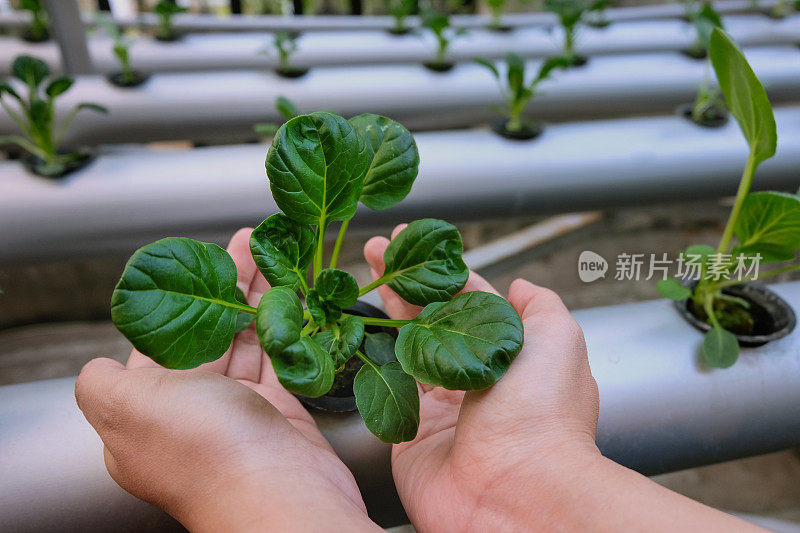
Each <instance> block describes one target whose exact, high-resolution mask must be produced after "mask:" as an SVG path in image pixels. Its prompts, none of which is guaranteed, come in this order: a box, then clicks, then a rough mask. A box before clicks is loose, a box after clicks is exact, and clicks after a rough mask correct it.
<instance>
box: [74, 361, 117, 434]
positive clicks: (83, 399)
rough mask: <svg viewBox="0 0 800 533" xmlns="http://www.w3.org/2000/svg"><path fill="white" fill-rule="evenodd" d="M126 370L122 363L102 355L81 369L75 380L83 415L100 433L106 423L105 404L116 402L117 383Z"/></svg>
mask: <svg viewBox="0 0 800 533" xmlns="http://www.w3.org/2000/svg"><path fill="white" fill-rule="evenodd" d="M124 371H125V366H124V365H123V364H122V363H119V362H117V361H114V360H113V359H108V358H106V357H100V358H98V359H92V360H91V361H89V362H88V363H86V364H85V365H84V367H83V369H81V373H80V375H79V376H78V379H77V381H76V382H75V400H76V402H77V403H78V408H79V409H80V410H81V411H83V416H85V417H86V420H88V422H89V423H90V424H91V425H92V426H94V428H95V429H96V430H98V433H99V432H100V427H102V426H104V425H106V421H105V420H104V419H105V418H107V416H104V415H103V413H105V412H107V411H108V410H107V409H105V406H106V405H107V404H109V403H113V402H114V398H115V397H116V396H117V395H118V393H115V392H114V389H115V388H117V384H118V383H119V381H120V378H121V377H122V374H123V372H124Z"/></svg>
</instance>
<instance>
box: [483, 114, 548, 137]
mask: <svg viewBox="0 0 800 533" xmlns="http://www.w3.org/2000/svg"><path fill="white" fill-rule="evenodd" d="M506 124H508V120H506V119H504V118H501V119H499V120H496V121H494V122H492V125H491V127H492V131H494V132H495V133H496V134H498V135H499V136H501V137H505V138H506V139H511V140H514V141H529V140H531V139H535V138H536V137H538V136H539V135H541V134H542V132H543V131H544V126H543V125H542V124H540V123H538V122H530V121H523V122H522V129H521V130H519V131H509V130H508V129H506Z"/></svg>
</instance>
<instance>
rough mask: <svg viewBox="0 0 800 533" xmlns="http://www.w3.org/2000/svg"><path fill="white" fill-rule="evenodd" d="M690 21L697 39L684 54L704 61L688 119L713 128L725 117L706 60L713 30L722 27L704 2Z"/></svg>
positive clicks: (715, 13)
mask: <svg viewBox="0 0 800 533" xmlns="http://www.w3.org/2000/svg"><path fill="white" fill-rule="evenodd" d="M690 20H691V22H692V25H693V26H694V27H695V29H696V31H697V37H696V38H695V43H694V45H693V46H692V48H691V49H690V50H688V51H687V52H686V53H687V55H689V56H691V57H694V58H698V59H705V60H706V63H705V71H704V72H703V81H702V82H701V83H700V87H699V89H698V91H697V97H696V98H695V101H694V103H693V104H692V109H691V116H690V118H691V119H692V121H693V122H695V123H696V124H699V125H701V126H714V125H717V124H720V123H724V121H725V119H726V117H727V113H726V111H725V101H724V100H723V98H722V92H721V91H720V89H719V88H718V87H716V86H712V85H711V61H710V59H708V47H709V42H710V40H711V33H712V32H713V31H714V28H722V27H723V26H722V19H721V18H720V16H719V15H718V14H717V12H716V11H714V8H713V7H712V6H711V3H710V2H704V3H703V5H702V7H701V8H700V9H699V10H698V11H696V12H694V13H693V14H692V16H691V19H690Z"/></svg>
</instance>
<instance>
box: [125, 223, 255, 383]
mask: <svg viewBox="0 0 800 533" xmlns="http://www.w3.org/2000/svg"><path fill="white" fill-rule="evenodd" d="M243 309H245V307H244V306H243V305H242V304H241V303H239V302H238V301H237V300H236V265H235V264H234V263H233V259H231V256H229V255H228V253H227V252H226V251H225V250H223V249H222V248H220V247H219V246H217V245H216V244H209V243H204V242H198V241H195V240H192V239H187V238H183V237H168V238H166V239H161V240H160V241H156V242H154V243H152V244H148V245H146V246H144V247H142V248H140V249H139V250H137V251H136V252H135V253H134V254H133V256H131V258H130V260H128V264H127V265H126V266H125V270H124V272H123V273H122V277H121V279H120V280H119V283H117V286H116V288H115V289H114V293H113V294H112V296H111V319H112V320H113V321H114V325H115V326H116V327H117V329H118V330H119V331H120V332H121V333H122V334H123V335H125V337H127V338H128V340H129V341H131V343H132V344H133V346H134V347H135V348H136V349H137V350H139V351H140V352H142V353H143V354H144V355H146V356H148V357H150V358H151V359H153V361H155V362H156V363H158V364H160V365H161V366H164V367H167V368H179V369H184V368H194V367H196V366H198V365H201V364H203V363H207V362H209V361H214V360H216V359H219V358H220V357H221V356H222V354H223V353H225V351H226V350H227V349H228V348H229V347H230V345H231V341H232V340H233V335H234V334H235V333H236V320H237V316H238V315H239V312H240V311H242V310H243Z"/></svg>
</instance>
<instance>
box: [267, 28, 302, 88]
mask: <svg viewBox="0 0 800 533" xmlns="http://www.w3.org/2000/svg"><path fill="white" fill-rule="evenodd" d="M272 46H273V48H274V49H275V52H276V53H277V56H278V68H277V69H275V72H277V73H278V74H279V75H280V76H283V77H286V78H297V77H300V76H302V75H304V74H305V73H306V72H308V69H307V68H299V67H295V66H294V65H292V62H291V56H292V54H293V53H295V52H296V51H297V35H296V34H293V33H290V32H288V31H279V32H277V33H276V34H275V38H274V39H273V41H272ZM263 51H264V52H268V51H269V48H265V49H264V50H263Z"/></svg>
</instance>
